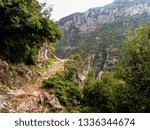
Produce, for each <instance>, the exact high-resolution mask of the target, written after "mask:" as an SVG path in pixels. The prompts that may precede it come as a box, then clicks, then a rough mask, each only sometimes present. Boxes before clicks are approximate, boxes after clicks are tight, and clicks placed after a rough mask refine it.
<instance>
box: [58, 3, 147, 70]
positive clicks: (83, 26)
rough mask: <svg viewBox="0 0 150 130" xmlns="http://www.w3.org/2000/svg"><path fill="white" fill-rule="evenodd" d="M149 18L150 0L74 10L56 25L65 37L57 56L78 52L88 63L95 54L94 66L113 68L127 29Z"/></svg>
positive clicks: (137, 25) (141, 23)
mask: <svg viewBox="0 0 150 130" xmlns="http://www.w3.org/2000/svg"><path fill="white" fill-rule="evenodd" d="M149 21H150V0H115V1H114V2H113V3H111V4H109V5H106V6H104V7H97V8H92V9H89V10H87V11H86V12H84V13H75V14H72V15H70V16H67V17H65V18H62V19H61V20H60V21H58V22H57V24H58V25H59V26H60V28H61V29H62V31H63V32H64V37H63V38H62V39H61V40H60V41H58V42H57V44H56V55H57V56H58V57H61V58H65V57H67V56H69V55H70V54H74V53H79V54H80V55H81V56H82V57H83V59H84V60H85V62H86V61H87V57H90V56H94V57H93V58H92V59H93V61H91V62H92V65H93V66H95V67H97V68H98V70H99V71H105V70H108V69H111V67H112V66H113V64H114V63H116V62H117V59H116V57H117V56H118V55H117V53H116V52H115V51H116V48H117V47H120V46H121V43H122V41H123V40H124V39H125V37H126V36H125V31H126V30H130V31H133V30H134V29H135V28H138V27H140V26H145V25H146V24H147V23H148V22H149Z"/></svg>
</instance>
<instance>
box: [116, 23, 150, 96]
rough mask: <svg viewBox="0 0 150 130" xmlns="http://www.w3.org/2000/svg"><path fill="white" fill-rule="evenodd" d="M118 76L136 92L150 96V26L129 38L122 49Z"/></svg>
mask: <svg viewBox="0 0 150 130" xmlns="http://www.w3.org/2000/svg"><path fill="white" fill-rule="evenodd" d="M118 74H119V75H120V77H121V78H122V79H123V80H125V81H126V82H127V83H128V84H130V85H131V86H133V87H134V89H135V90H139V91H141V93H142V94H143V95H145V96H149V95H150V25H149V26H147V27H144V28H141V29H139V30H138V31H137V33H136V34H135V36H131V37H129V38H128V39H127V40H126V41H125V43H124V46H123V47H122V49H121V57H120V62H119V65H118Z"/></svg>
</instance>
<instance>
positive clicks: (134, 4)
mask: <svg viewBox="0 0 150 130" xmlns="http://www.w3.org/2000/svg"><path fill="white" fill-rule="evenodd" d="M144 12H147V13H150V1H149V0H115V1H114V2H113V3H112V4H110V5H107V6H104V7H97V8H92V9H89V10H87V11H86V12H84V13H75V14H72V15H70V16H68V17H65V18H63V19H61V20H60V21H58V25H59V26H60V27H61V29H62V30H63V31H67V30H70V28H73V27H74V28H77V29H79V32H80V33H81V34H83V33H88V32H92V31H95V30H96V29H97V28H98V27H100V26H103V25H104V24H106V23H110V22H113V21H115V20H116V19H118V18H120V17H124V16H135V15H139V14H142V13H144ZM73 32H74V29H72V30H71V33H73Z"/></svg>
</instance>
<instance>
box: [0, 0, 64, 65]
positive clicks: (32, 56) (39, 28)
mask: <svg viewBox="0 0 150 130" xmlns="http://www.w3.org/2000/svg"><path fill="white" fill-rule="evenodd" d="M61 35H62V32H61V31H60V30H59V29H58V27H57V25H56V24H55V23H54V22H53V21H51V20H49V19H48V18H45V17H44V16H42V14H41V6H40V5H39V3H38V2H37V1H36V0H26V1H25V0H24V1H23V0H9V1H6V0H5V1H0V52H1V53H0V58H3V59H5V60H9V61H11V62H25V63H26V64H34V63H36V60H37V53H38V50H39V48H40V47H41V46H42V45H43V43H44V42H45V41H47V43H51V42H56V40H57V39H59V38H60V37H61Z"/></svg>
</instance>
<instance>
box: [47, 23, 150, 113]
mask: <svg viewBox="0 0 150 130" xmlns="http://www.w3.org/2000/svg"><path fill="white" fill-rule="evenodd" d="M76 63H77V62H76ZM69 65H70V66H69V70H72V69H73V70H74V71H68V72H71V76H69V77H71V78H69V77H68V76H67V80H66V79H65V80H62V78H60V77H59V78H57V80H55V78H54V79H53V78H52V79H49V80H48V82H45V87H48V88H50V91H52V90H53V91H55V93H56V90H57V89H59V88H61V87H63V89H68V90H69V91H65V92H66V93H67V95H69V96H68V98H69V97H70V96H71V95H72V98H74V97H78V96H79V95H80V96H79V97H80V98H76V99H78V100H77V101H78V102H80V105H77V106H76V107H77V108H79V109H78V111H79V112H150V25H149V26H147V27H145V28H141V29H139V30H138V31H137V32H136V34H135V35H133V36H129V37H128V38H127V39H126V40H125V42H124V43H123V46H122V47H121V49H120V59H119V62H118V65H117V67H116V71H115V72H105V73H104V74H103V75H102V78H101V80H97V79H96V78H95V75H93V74H89V76H88V77H87V79H86V82H85V84H84V86H83V89H78V88H79V85H77V83H75V82H77V80H75V78H74V77H76V76H75V75H76V74H77V73H75V72H78V71H77V70H78V69H77V68H80V67H79V66H74V64H70V63H69ZM68 72H67V73H68ZM68 80H69V81H72V83H70V82H68ZM60 81H61V83H60ZM53 84H55V85H54V86H55V88H54V87H52V88H51V86H52V85H53ZM68 85H69V87H68ZM73 86H76V87H75V88H76V89H77V90H78V91H77V90H76V91H75V90H74V87H73ZM70 89H71V90H73V91H71V90H70ZM79 91H80V92H79ZM57 92H58V90H57ZM77 92H78V95H76V93H77ZM59 93H61V94H62V95H63V96H66V93H65V94H64V91H59ZM56 95H57V96H58V97H59V99H60V95H59V94H57V93H56ZM62 95H61V96H62ZM62 103H63V102H62ZM70 103H71V102H70ZM72 103H73V102H72ZM72 103H71V104H72ZM65 106H66V104H65Z"/></svg>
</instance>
